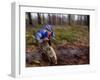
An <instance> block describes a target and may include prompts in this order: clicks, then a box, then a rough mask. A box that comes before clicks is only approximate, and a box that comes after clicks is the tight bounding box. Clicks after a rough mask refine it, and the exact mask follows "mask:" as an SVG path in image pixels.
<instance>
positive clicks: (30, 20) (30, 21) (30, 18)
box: [27, 12, 33, 25]
mask: <svg viewBox="0 0 100 80" xmlns="http://www.w3.org/2000/svg"><path fill="white" fill-rule="evenodd" d="M27 14H28V19H29V24H30V25H32V24H33V23H32V16H31V13H30V12H28V13H27Z"/></svg>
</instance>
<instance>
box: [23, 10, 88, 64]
mask: <svg viewBox="0 0 100 80" xmlns="http://www.w3.org/2000/svg"><path fill="white" fill-rule="evenodd" d="M25 17H26V20H25V21H26V53H31V54H32V55H34V56H35V54H36V53H39V52H38V44H37V42H36V39H35V34H36V32H37V31H38V30H39V29H40V28H42V27H43V25H44V24H48V23H49V24H51V25H52V26H53V30H54V32H55V35H56V36H55V40H54V41H52V46H53V48H54V49H55V51H56V53H57V56H58V65H71V64H74V65H75V64H89V23H90V16H89V15H83V14H59V13H33V12H26V14H25ZM37 56H39V55H37ZM32 60H34V59H32ZM39 60H40V59H39ZM39 60H36V61H35V60H34V61H33V63H32V65H30V66H37V64H35V63H39V65H38V66H41V65H42V66H48V64H46V62H45V63H43V64H41V60H40V62H39ZM42 62H43V60H42ZM28 66H29V65H28Z"/></svg>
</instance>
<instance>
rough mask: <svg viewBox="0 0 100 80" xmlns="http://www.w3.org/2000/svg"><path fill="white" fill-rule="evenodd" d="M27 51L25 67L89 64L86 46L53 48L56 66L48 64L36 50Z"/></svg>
mask: <svg viewBox="0 0 100 80" xmlns="http://www.w3.org/2000/svg"><path fill="white" fill-rule="evenodd" d="M27 50H28V51H27V52H28V53H27V54H26V55H27V56H29V58H30V61H29V62H27V64H26V66H27V67H32V66H57V65H78V64H89V47H88V46H81V45H63V46H58V47H56V48H54V50H55V52H56V55H57V59H58V60H57V62H58V63H57V64H56V65H52V64H50V62H49V61H48V60H47V59H46V57H42V54H41V53H40V52H39V50H38V49H36V50H34V51H33V50H32V48H28V49H27Z"/></svg>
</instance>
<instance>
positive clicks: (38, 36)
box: [36, 32, 43, 43]
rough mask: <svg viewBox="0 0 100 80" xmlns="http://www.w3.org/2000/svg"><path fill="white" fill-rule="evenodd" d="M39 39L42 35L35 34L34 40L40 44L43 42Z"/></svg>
mask: <svg viewBox="0 0 100 80" xmlns="http://www.w3.org/2000/svg"><path fill="white" fill-rule="evenodd" d="M41 37H42V34H41V33H39V32H38V33H37V34H36V40H37V41H38V42H39V43H42V42H43V40H42V39H41Z"/></svg>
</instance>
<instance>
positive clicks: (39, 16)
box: [37, 13, 41, 24]
mask: <svg viewBox="0 0 100 80" xmlns="http://www.w3.org/2000/svg"><path fill="white" fill-rule="evenodd" d="M37 16H38V24H41V15H40V13H37Z"/></svg>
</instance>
